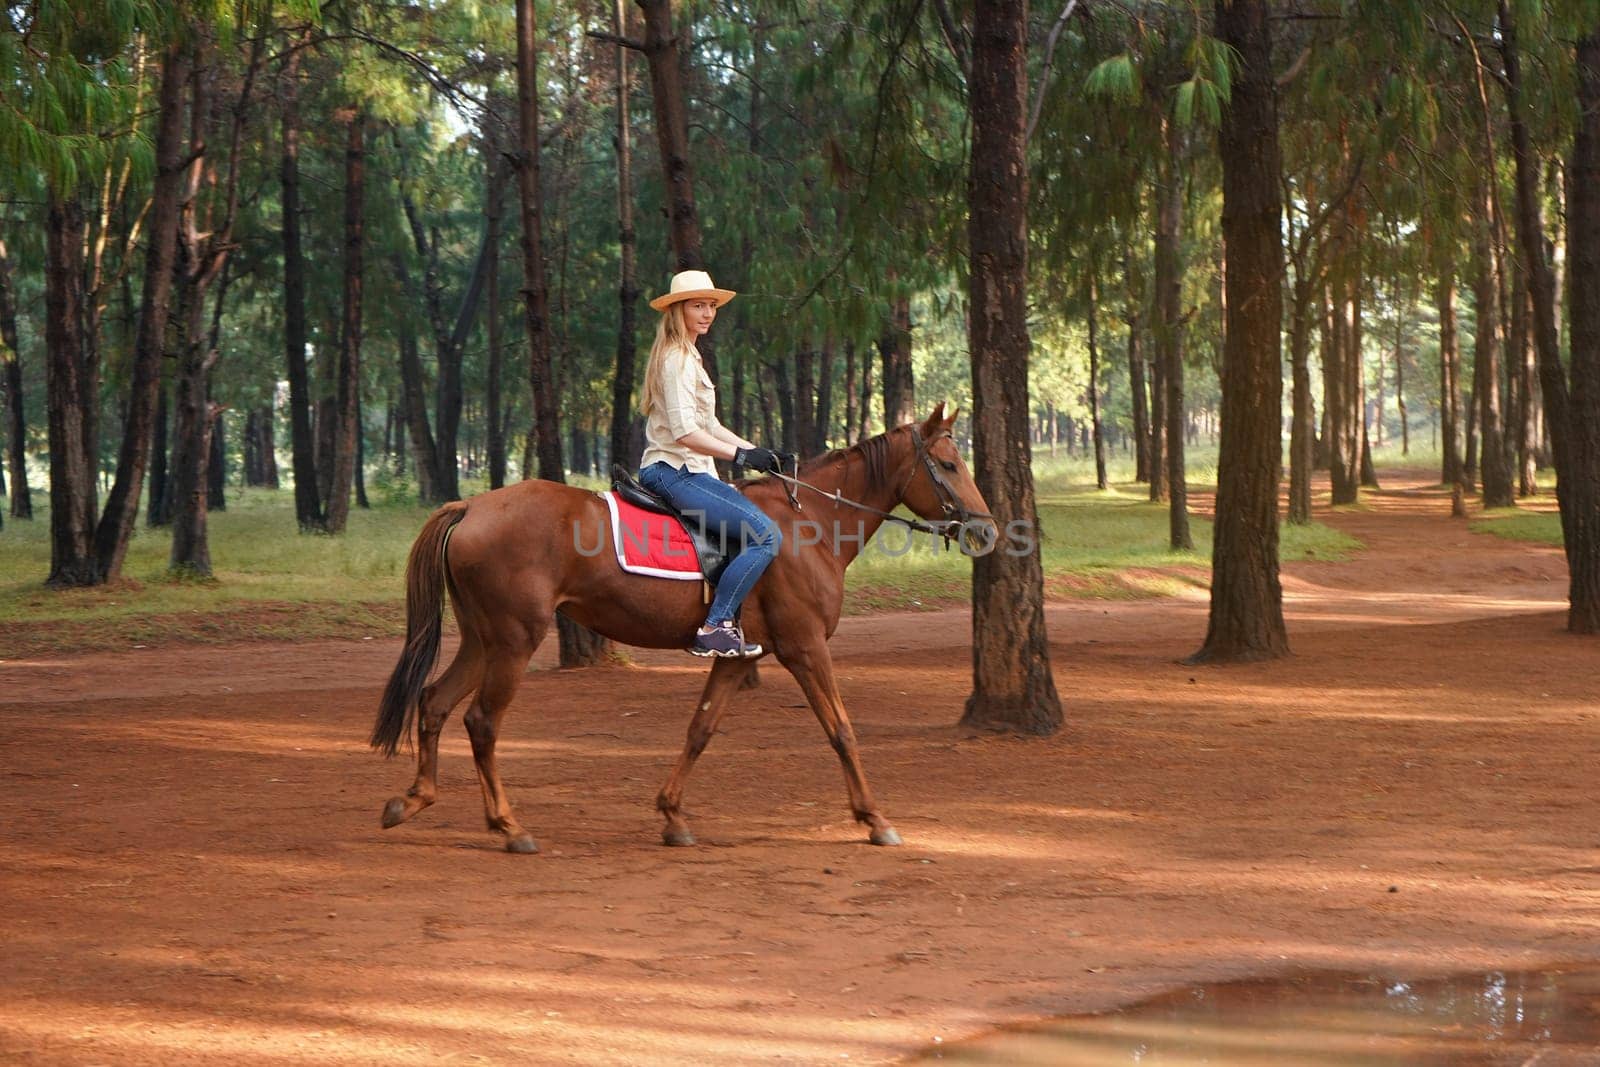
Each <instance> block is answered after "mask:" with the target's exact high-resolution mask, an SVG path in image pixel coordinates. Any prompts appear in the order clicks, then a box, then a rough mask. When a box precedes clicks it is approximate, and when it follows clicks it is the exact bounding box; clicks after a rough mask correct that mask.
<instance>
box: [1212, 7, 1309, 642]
mask: <svg viewBox="0 0 1600 1067" xmlns="http://www.w3.org/2000/svg"><path fill="white" fill-rule="evenodd" d="M1269 26H1270V23H1269V22H1268V4H1267V3H1266V0H1217V3H1216V30H1217V37H1218V38H1219V39H1220V40H1221V41H1222V42H1223V43H1225V44H1227V45H1230V46H1232V47H1233V48H1234V49H1236V50H1237V54H1238V56H1239V71H1238V74H1236V75H1235V81H1234V83H1233V94H1232V98H1231V100H1230V101H1229V103H1228V106H1227V110H1226V111H1224V112H1223V116H1222V125H1221V127H1220V129H1219V131H1218V136H1217V141H1218V152H1219V155H1220V156H1221V157H1222V240H1223V244H1224V245H1225V246H1226V247H1227V249H1228V261H1227V268H1226V269H1227V278H1226V285H1227V289H1228V296H1229V300H1228V309H1227V324H1226V335H1225V336H1226V340H1225V342H1224V344H1225V349H1224V354H1223V361H1222V444H1221V449H1220V452H1219V455H1218V460H1217V507H1216V528H1215V531H1214V533H1213V535H1212V556H1211V617H1210V624H1209V627H1208V629H1207V632H1206V639H1205V644H1204V645H1202V646H1201V648H1200V650H1199V651H1198V652H1196V653H1195V654H1194V656H1193V657H1192V660H1193V661H1194V662H1217V661H1238V660H1258V659H1271V658H1276V657H1279V656H1284V655H1287V654H1288V652H1289V638H1288V633H1287V631H1286V630H1285V628H1284V623H1283V593H1282V589H1281V587H1280V586H1279V584H1278V476H1279V471H1280V469H1281V464H1282V440H1281V438H1282V434H1281V432H1280V430H1279V426H1278V422H1279V418H1280V415H1279V412H1280V410H1281V407H1280V405H1281V403H1282V401H1281V394H1282V388H1283V383H1282V371H1281V369H1280V348H1281V344H1282V341H1281V336H1280V330H1281V327H1282V321H1283V293H1282V269H1283V267H1282V265H1283V237H1282V231H1281V229H1280V227H1281V225H1282V222H1281V216H1282V207H1281V201H1280V199H1279V197H1280V193H1279V184H1278V183H1279V178H1280V174H1281V171H1280V170H1279V163H1278V117H1277V99H1276V86H1275V83H1274V80H1273V71H1272V42H1271V38H1270V36H1269V33H1270V30H1269Z"/></svg>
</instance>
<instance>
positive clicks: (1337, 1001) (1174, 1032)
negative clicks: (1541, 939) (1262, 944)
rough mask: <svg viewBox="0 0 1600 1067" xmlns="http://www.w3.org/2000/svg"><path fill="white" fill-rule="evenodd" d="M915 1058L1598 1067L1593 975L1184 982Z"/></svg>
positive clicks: (1059, 1064) (1065, 1064)
mask: <svg viewBox="0 0 1600 1067" xmlns="http://www.w3.org/2000/svg"><path fill="white" fill-rule="evenodd" d="M910 1062H912V1063H962V1064H1005V1065H1007V1067H1023V1065H1028V1064H1049V1065H1050V1067H1101V1065H1109V1064H1129V1063H1136V1064H1160V1065H1162V1067H1180V1065H1183V1067H1186V1065H1189V1064H1216V1065H1226V1067H1255V1065H1266V1064H1272V1065H1274V1067H1284V1065H1290V1064H1293V1065H1305V1067H1377V1065H1379V1064H1384V1065H1395V1064H1407V1065H1411V1064H1421V1065H1429V1067H1434V1065H1437V1067H1501V1065H1502V1064H1506V1065H1511V1067H1600V969H1595V968H1592V967H1591V968H1583V969H1580V968H1572V969H1568V970H1549V971H1494V972H1490V973H1488V974H1474V975H1458V976H1454V977H1446V978H1425V979H1419V980H1416V981H1402V980H1398V979H1388V978H1381V977H1376V976H1371V975H1367V976H1361V975H1341V974H1331V975H1330V974H1311V975H1304V976H1301V977H1297V978H1288V979H1282V980H1274V981H1251V982H1232V983H1228V984H1224V985H1210V986H1190V987H1187V988H1185V989H1179V990H1176V991H1174V992H1172V993H1166V994H1163V995H1161V996H1159V997H1156V998H1155V999H1153V1000H1148V1001H1145V1002H1143V1003H1140V1004H1135V1005H1132V1006H1130V1007H1127V1008H1124V1009H1121V1010H1119V1011H1115V1012H1108V1013H1106V1014H1104V1015H1077V1016H1069V1017H1067V1018H1063V1019H1057V1020H1055V1021H1052V1022H1046V1023H1040V1024H1037V1025H1034V1026H1028V1027H1018V1028H1015V1029H1008V1030H1001V1031H996V1032H995V1033H992V1034H987V1035H984V1036H982V1037H978V1038H974V1039H972V1040H970V1041H964V1042H959V1043H952V1044H948V1045H942V1046H937V1047H935V1048H933V1049H930V1050H928V1051H926V1052H924V1053H922V1054H920V1055H919V1056H916V1057H914V1058H913V1059H912V1060H911V1061H910Z"/></svg>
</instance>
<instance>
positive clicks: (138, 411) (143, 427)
mask: <svg viewBox="0 0 1600 1067" xmlns="http://www.w3.org/2000/svg"><path fill="white" fill-rule="evenodd" d="M190 62H191V54H190V45H188V44H187V43H174V44H170V45H168V46H167V48H166V50H165V52H164V53H163V55H162V58H161V91H160V104H159V110H158V112H157V120H156V121H157V126H156V178H155V189H154V192H153V193H152V195H151V200H150V207H149V215H148V222H147V228H148V232H149V238H148V245H147V247H146V250H145V265H144V293H143V297H142V299H141V302H140V310H139V332H138V333H137V335H136V336H135V340H134V350H133V367H132V381H131V382H130V385H129V392H128V414H127V417H126V418H125V419H124V421H123V428H122V447H121V449H120V450H119V452H118V455H117V477H116V481H115V482H114V483H113V484H112V486H111V492H110V494H109V495H108V496H107V497H106V509H105V513H104V514H103V515H101V517H100V524H99V526H98V528H97V529H96V530H95V566H96V568H97V570H98V574H97V575H96V580H97V581H102V582H105V581H114V580H115V579H116V578H117V577H118V576H119V575H120V574H121V571H122V560H123V557H124V556H125V555H126V554H127V551H128V541H129V539H130V538H131V537H132V536H133V527H134V522H135V520H136V519H137V518H138V514H139V497H140V495H141V494H142V493H143V491H144V475H145V467H146V464H147V463H148V462H149V459H150V434H151V422H152V421H153V419H154V417H155V408H156V393H157V392H158V391H159V390H160V388H161V353H162V347H163V343H164V340H165V335H166V329H167V314H168V308H169V303H170V299H171V293H172V269H173V262H174V259H175V257H176V254H177V238H178V207H179V200H180V197H181V195H182V192H183V186H184V172H185V169H186V166H187V160H186V159H185V157H184V138H183V119H184V100H183V98H184V89H185V86H186V85H187V83H188V82H189V80H190V77H189V75H190ZM197 106H198V103H197Z"/></svg>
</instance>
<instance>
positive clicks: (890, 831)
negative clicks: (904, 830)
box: [870, 826, 905, 845]
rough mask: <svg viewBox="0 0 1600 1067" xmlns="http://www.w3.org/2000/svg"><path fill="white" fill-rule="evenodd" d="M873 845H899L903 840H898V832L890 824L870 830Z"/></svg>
mask: <svg viewBox="0 0 1600 1067" xmlns="http://www.w3.org/2000/svg"><path fill="white" fill-rule="evenodd" d="M870 840H871V841H872V843H873V844H874V845H900V844H904V843H905V842H903V841H901V840H900V833H899V831H897V830H896V829H895V828H894V827H892V826H880V827H879V828H878V829H876V830H874V831H872V837H871V838H870Z"/></svg>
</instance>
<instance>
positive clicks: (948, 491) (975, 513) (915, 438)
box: [901, 403, 1000, 556]
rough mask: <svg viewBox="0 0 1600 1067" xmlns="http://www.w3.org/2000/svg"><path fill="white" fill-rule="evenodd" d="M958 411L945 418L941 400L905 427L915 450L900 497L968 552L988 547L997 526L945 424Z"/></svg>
mask: <svg viewBox="0 0 1600 1067" xmlns="http://www.w3.org/2000/svg"><path fill="white" fill-rule="evenodd" d="M958 414H960V410H959V409H957V410H956V411H952V412H951V413H950V415H949V417H948V418H947V417H945V413H944V404H943V403H941V404H940V405H939V406H938V407H936V408H934V409H933V414H931V415H929V416H928V417H927V419H926V420H925V421H923V422H921V423H913V424H912V425H911V426H910V427H909V429H910V431H911V439H912V442H913V445H914V448H915V450H916V455H915V458H914V459H913V460H912V466H911V472H910V474H909V475H908V476H907V478H906V483H905V486H906V487H905V490H904V491H903V492H902V493H901V502H902V503H904V504H905V506H906V507H908V508H910V509H911V510H912V511H913V512H915V513H916V514H917V515H918V516H920V517H921V518H924V519H927V520H929V521H930V522H933V523H935V524H941V523H942V524H943V526H944V530H945V536H946V537H950V538H954V539H956V540H957V541H958V542H959V543H960V545H961V551H963V552H965V553H966V554H967V555H969V556H986V555H988V554H989V553H990V552H993V551H994V548H995V545H996V544H997V543H998V542H999V539H1000V529H999V527H998V526H997V525H996V523H995V520H994V516H993V515H991V514H989V505H988V503H987V502H986V501H985V500H984V499H983V494H982V493H980V492H979V491H978V486H977V484H976V483H975V482H973V480H972V471H971V470H969V469H968V468H967V462H966V460H964V459H963V458H962V457H961V452H960V451H959V450H958V449H957V448H956V442H955V436H954V434H953V433H952V431H951V427H953V426H954V425H955V422H956V416H957V415H958Z"/></svg>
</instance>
